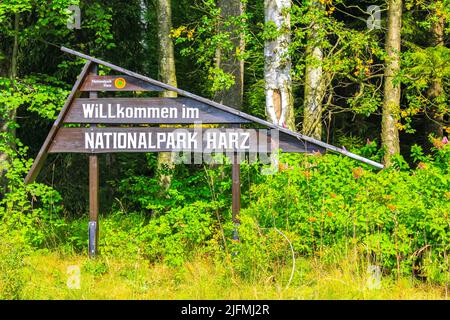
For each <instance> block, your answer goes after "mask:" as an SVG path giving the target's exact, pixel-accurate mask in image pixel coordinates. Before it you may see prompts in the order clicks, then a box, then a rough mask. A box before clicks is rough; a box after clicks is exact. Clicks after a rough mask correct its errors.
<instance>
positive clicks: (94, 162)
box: [89, 65, 99, 258]
mask: <svg viewBox="0 0 450 320" xmlns="http://www.w3.org/2000/svg"><path fill="white" fill-rule="evenodd" d="M97 73H98V65H93V66H92V69H91V74H93V75H96V74H97ZM97 97H98V94H97V92H90V93H89V98H91V99H96V98H97ZM91 127H96V125H91ZM98 189H99V165H98V157H97V156H96V155H91V156H89V257H90V258H94V257H95V256H96V255H97V251H98V233H99V232H98V230H99V225H98V208H99V203H98Z"/></svg>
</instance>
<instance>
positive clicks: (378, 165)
mask: <svg viewBox="0 0 450 320" xmlns="http://www.w3.org/2000/svg"><path fill="white" fill-rule="evenodd" d="M61 50H62V51H63V52H66V53H69V54H72V55H75V56H77V57H80V58H83V59H86V60H88V61H92V62H94V63H97V64H101V65H103V66H105V67H108V68H110V69H112V70H115V71H117V72H120V73H122V74H125V75H128V76H131V77H135V78H137V79H140V80H143V81H145V82H148V83H151V84H153V85H155V86H157V87H160V88H162V89H165V90H170V91H174V92H176V93H178V94H179V95H181V96H185V97H188V98H191V99H194V100H197V101H200V102H203V103H206V104H209V105H210V106H213V107H216V108H218V109H220V110H223V111H226V112H229V113H232V114H234V115H237V116H240V117H242V118H245V119H247V120H249V121H252V122H255V123H258V124H261V125H263V126H266V127H269V128H271V129H276V130H279V131H280V132H284V133H286V134H288V135H290V136H293V137H296V138H297V139H300V140H303V141H306V142H309V143H311V144H315V145H317V146H320V147H323V148H325V149H327V150H329V151H332V152H336V153H339V154H342V155H344V156H347V157H349V158H352V159H355V160H358V161H360V162H363V163H366V164H369V165H371V166H374V167H376V168H379V169H383V168H384V166H383V165H382V164H381V163H378V162H375V161H372V160H370V159H367V158H364V157H361V156H359V155H357V154H354V153H351V152H348V151H347V150H345V149H342V148H338V147H335V146H333V145H330V144H328V143H325V142H323V141H320V140H316V139H314V138H311V137H308V136H305V135H302V134H300V133H297V132H294V131H291V130H289V129H287V128H283V127H280V126H278V125H275V124H273V123H271V122H269V121H266V120H262V119H260V118H257V117H255V116H252V115H249V114H247V113H244V112H242V111H239V110H236V109H234V108H231V107H227V106H224V105H223V104H220V103H217V102H215V101H212V100H209V99H206V98H203V97H201V96H198V95H195V94H193V93H191V92H188V91H185V90H182V89H179V88H176V87H173V86H171V85H168V84H165V83H163V82H160V81H157V80H155V79H152V78H149V77H146V76H143V75H141V74H139V73H136V72H133V71H130V70H127V69H124V68H121V67H119V66H116V65H114V64H112V63H109V62H106V61H103V60H100V59H97V58H94V57H91V56H88V55H86V54H84V53H81V52H78V51H75V50H72V49H68V48H66V47H61Z"/></svg>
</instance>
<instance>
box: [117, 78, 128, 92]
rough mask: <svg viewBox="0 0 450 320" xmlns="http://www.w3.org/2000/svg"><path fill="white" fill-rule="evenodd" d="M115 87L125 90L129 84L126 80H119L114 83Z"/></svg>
mask: <svg viewBox="0 0 450 320" xmlns="http://www.w3.org/2000/svg"><path fill="white" fill-rule="evenodd" d="M114 85H115V86H116V88H117V89H123V88H125V86H126V85H127V82H126V81H125V79H124V78H117V79H116V80H115V81H114Z"/></svg>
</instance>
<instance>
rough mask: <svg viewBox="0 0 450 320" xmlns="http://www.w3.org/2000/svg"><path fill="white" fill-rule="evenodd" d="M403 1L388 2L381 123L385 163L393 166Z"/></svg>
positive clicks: (397, 145)
mask: <svg viewBox="0 0 450 320" xmlns="http://www.w3.org/2000/svg"><path fill="white" fill-rule="evenodd" d="M402 14H403V1H402V0H388V30H387V36H386V52H387V58H386V66H385V71H384V101H383V112H382V122H381V131H382V132H381V140H382V145H383V147H384V149H385V155H384V163H385V164H386V165H387V166H390V165H391V164H392V156H393V155H395V154H398V153H399V152H400V139H399V132H398V127H397V123H398V120H397V119H398V115H399V112H400V98H401V87H400V84H399V83H395V81H394V77H395V76H396V75H397V74H398V72H399V71H400V53H401V28H402Z"/></svg>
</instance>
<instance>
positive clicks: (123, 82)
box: [80, 74, 164, 91]
mask: <svg viewBox="0 0 450 320" xmlns="http://www.w3.org/2000/svg"><path fill="white" fill-rule="evenodd" d="M80 91H164V89H163V88H161V87H158V86H156V85H153V84H151V83H148V82H145V81H142V80H139V79H136V78H134V77H130V76H126V75H120V76H97V75H92V74H91V75H88V76H87V77H86V80H85V81H84V82H83V84H82V85H81V87H80Z"/></svg>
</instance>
